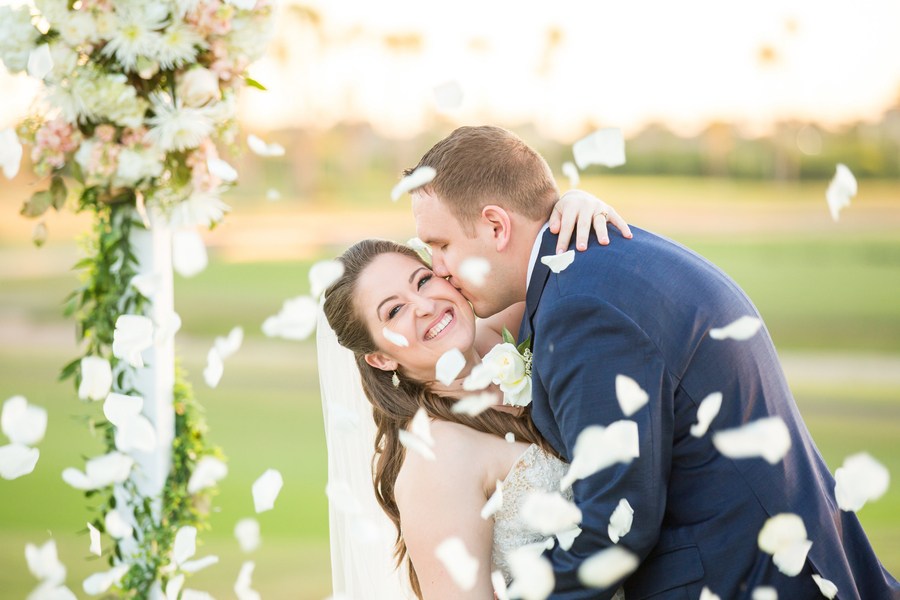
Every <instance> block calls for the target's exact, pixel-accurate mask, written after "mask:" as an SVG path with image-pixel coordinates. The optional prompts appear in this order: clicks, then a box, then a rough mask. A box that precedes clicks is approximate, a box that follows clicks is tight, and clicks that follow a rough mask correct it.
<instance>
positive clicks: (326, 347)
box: [316, 308, 415, 600]
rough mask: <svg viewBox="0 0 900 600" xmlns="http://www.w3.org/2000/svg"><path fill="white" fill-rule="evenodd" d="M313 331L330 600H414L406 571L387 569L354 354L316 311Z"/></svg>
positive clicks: (367, 414)
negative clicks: (322, 425)
mask: <svg viewBox="0 0 900 600" xmlns="http://www.w3.org/2000/svg"><path fill="white" fill-rule="evenodd" d="M316 331H317V332H316V347H317V350H318V368H319V385H320V388H321V392H322V414H323V415H324V418H325V444H326V447H327V449H328V496H329V501H328V522H329V530H330V539H331V573H332V574H331V578H332V585H333V587H334V594H335V598H336V599H337V598H342V599H345V600H398V599H400V600H403V599H414V598H415V596H414V595H413V593H412V589H411V588H410V586H409V583H408V579H407V575H406V570H405V569H400V570H397V569H395V568H394V560H393V544H394V539H395V537H396V529H395V528H394V524H393V523H392V522H391V520H390V519H388V517H387V515H385V514H384V511H382V510H381V506H380V505H379V504H378V501H377V500H375V492H374V490H373V488H372V455H373V452H374V450H373V448H374V444H375V422H374V420H373V419H372V408H371V404H369V400H368V399H367V398H366V396H365V394H364V393H363V390H362V384H361V383H360V378H359V371H358V370H357V368H356V362H355V360H354V358H353V353H352V352H350V351H349V350H347V349H346V348H342V347H341V346H340V345H339V344H338V343H337V337H336V336H335V334H334V331H332V329H331V327H330V326H329V325H328V321H327V320H326V319H325V314H324V312H322V309H321V308H320V309H319V315H318V326H317V330H316Z"/></svg>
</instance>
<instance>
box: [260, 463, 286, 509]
mask: <svg viewBox="0 0 900 600" xmlns="http://www.w3.org/2000/svg"><path fill="white" fill-rule="evenodd" d="M283 485H284V479H282V477H281V473H279V472H278V471H276V470H275V469H267V470H266V472H265V473H263V474H262V475H260V476H259V479H257V480H256V481H254V482H253V506H254V508H255V509H256V512H257V513H261V512H265V511H267V510H271V509H272V508H274V507H275V500H276V498H278V493H279V492H280V491H281V487H282V486H283Z"/></svg>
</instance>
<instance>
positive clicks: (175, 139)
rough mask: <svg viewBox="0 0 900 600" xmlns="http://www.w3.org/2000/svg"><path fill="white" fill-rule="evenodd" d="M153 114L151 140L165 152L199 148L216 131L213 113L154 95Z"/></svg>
mask: <svg viewBox="0 0 900 600" xmlns="http://www.w3.org/2000/svg"><path fill="white" fill-rule="evenodd" d="M152 110H153V116H152V117H150V118H149V119H147V123H148V124H149V125H150V130H149V131H148V132H147V138H148V139H149V140H150V141H151V142H152V143H154V144H156V146H157V147H158V148H159V149H160V150H162V151H163V152H170V151H173V150H177V151H181V150H189V149H191V148H196V147H197V146H199V145H200V142H202V141H203V140H204V139H206V138H207V137H209V135H210V134H211V133H212V132H213V130H214V129H215V121H214V120H213V118H212V116H211V113H210V111H208V110H206V109H205V108H193V107H190V106H184V105H183V104H182V103H181V102H178V103H177V104H176V103H173V102H172V99H171V98H170V97H169V96H167V95H164V94H155V95H153V97H152Z"/></svg>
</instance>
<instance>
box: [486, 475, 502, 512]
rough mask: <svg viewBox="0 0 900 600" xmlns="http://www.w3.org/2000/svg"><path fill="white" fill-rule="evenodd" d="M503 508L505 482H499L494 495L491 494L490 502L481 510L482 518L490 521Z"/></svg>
mask: <svg viewBox="0 0 900 600" xmlns="http://www.w3.org/2000/svg"><path fill="white" fill-rule="evenodd" d="M501 508H503V482H502V481H500V480H497V487H496V488H495V489H494V493H493V494H491V497H490V498H488V501H487V502H485V504H484V506H483V507H482V508H481V518H482V519H485V520H487V519H490V518H491V517H492V516H494V515H495V514H496V513H497V511H498V510H500V509H501Z"/></svg>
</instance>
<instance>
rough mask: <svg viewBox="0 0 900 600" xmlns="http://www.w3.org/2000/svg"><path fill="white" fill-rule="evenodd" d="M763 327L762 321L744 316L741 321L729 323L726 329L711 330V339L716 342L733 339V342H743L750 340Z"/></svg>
mask: <svg viewBox="0 0 900 600" xmlns="http://www.w3.org/2000/svg"><path fill="white" fill-rule="evenodd" d="M760 327H762V321H760V320H759V319H757V318H756V317H750V316H747V315H745V316H743V317H741V318H740V319H738V320H736V321H734V322H732V323H729V324H728V325H726V326H725V327H720V328H717V329H710V330H709V337H711V338H712V339H714V340H724V339H727V338H731V339H733V340H738V341H743V340H749V339H750V338H752V337H753V336H754V335H756V332H757V331H759V329H760Z"/></svg>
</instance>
